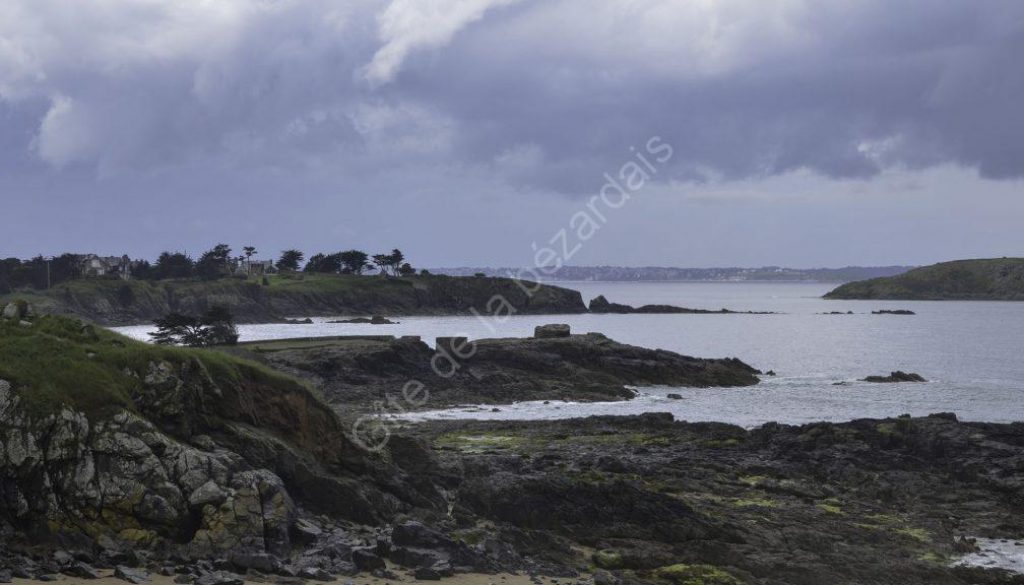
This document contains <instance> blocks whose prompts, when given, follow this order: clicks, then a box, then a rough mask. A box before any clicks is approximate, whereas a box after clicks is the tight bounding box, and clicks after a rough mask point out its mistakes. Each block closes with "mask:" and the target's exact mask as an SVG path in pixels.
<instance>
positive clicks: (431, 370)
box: [225, 325, 760, 416]
mask: <svg viewBox="0 0 1024 585" xmlns="http://www.w3.org/2000/svg"><path fill="white" fill-rule="evenodd" d="M551 328H558V329H557V333H555V334H554V335H556V336H548V335H549V334H548V333H547V331H550V330H551ZM225 351H228V352H230V353H232V354H235V355H238V356H240V357H245V358H249V359H253V360H256V361H259V362H261V363H264V364H266V365H267V366H269V367H271V368H274V369H276V370H279V371H283V372H287V373H289V374H292V375H295V376H297V377H299V378H301V379H304V380H307V381H309V382H310V383H311V384H313V385H314V386H315V387H316V388H317V389H318V390H319V391H320V392H321V393H322V395H323V397H324V398H325V399H326V400H327V401H328V402H329V403H331V404H334V405H338V406H340V407H343V412H342V415H343V416H345V415H346V414H351V413H352V412H361V411H363V410H365V409H367V408H369V407H370V406H371V405H373V404H374V403H379V402H388V401H389V400H392V401H393V400H395V399H400V394H401V393H400V390H401V389H402V388H403V386H405V385H406V384H409V383H410V382H411V381H413V382H415V383H416V386H417V388H418V389H419V390H420V391H421V394H422V396H423V399H422V401H420V402H422V404H416V403H409V402H405V403H403V405H402V406H403V409H404V410H419V409H425V408H428V407H429V408H446V407H449V406H455V405H458V404H508V403H511V402H516V401H523V400H573V401H595V400H599V401H609V400H627V399H630V398H632V397H633V396H634V394H635V392H634V391H633V390H631V389H630V388H629V386H652V385H671V386H690V387H708V386H750V385H753V384H757V383H758V377H757V376H758V374H760V372H759V371H758V370H756V369H755V368H753V367H751V366H749V365H747V364H745V363H743V362H742V361H740V360H738V359H735V358H725V359H702V358H693V357H689V356H683V355H679V354H676V353H673V352H670V351H664V350H652V349H645V348H641V347H636V346H632V345H626V344H623V343H618V342H616V341H614V340H611V339H609V338H607V337H605V336H604V335H602V334H600V333H586V334H580V335H572V334H570V331H569V327H568V326H567V325H549V326H546V327H539V328H538V334H537V336H535V337H532V338H500V339H479V340H475V341H472V342H470V341H468V340H466V339H465V338H450V337H447V338H439V339H437V340H436V341H435V347H433V348H432V347H430V346H429V345H427V344H426V343H424V342H423V341H422V340H420V338H418V337H397V338H396V337H394V336H388V335H374V336H351V337H333V338H321V339H316V338H312V339H305V340H281V341H265V342H253V343H245V344H242V345H240V346H239V347H238V348H232V349H226V350H225Z"/></svg>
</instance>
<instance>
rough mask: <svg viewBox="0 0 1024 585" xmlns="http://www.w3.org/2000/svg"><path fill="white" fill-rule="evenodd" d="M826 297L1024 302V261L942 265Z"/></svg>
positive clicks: (858, 284) (842, 288) (853, 284)
mask: <svg viewBox="0 0 1024 585" xmlns="http://www.w3.org/2000/svg"><path fill="white" fill-rule="evenodd" d="M825 298H828V299H891V300H993V301H996V300H998V301H1024V258H994V259H987V260H957V261H954V262H942V263H940V264H935V265H932V266H925V267H923V268H917V269H914V270H911V271H910V272H907V273H905V274H901V275H898V276H891V277H887V278H874V279H871V280H862V281H859V282H851V283H848V284H844V285H842V286H840V287H839V288H837V289H835V290H833V291H832V292H830V293H828V294H826V295H825Z"/></svg>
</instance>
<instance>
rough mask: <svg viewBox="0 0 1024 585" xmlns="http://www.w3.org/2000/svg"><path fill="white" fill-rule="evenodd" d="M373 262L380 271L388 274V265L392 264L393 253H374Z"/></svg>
mask: <svg viewBox="0 0 1024 585" xmlns="http://www.w3.org/2000/svg"><path fill="white" fill-rule="evenodd" d="M373 264H374V266H376V267H377V269H378V270H380V273H381V274H383V275H385V276H387V274H388V267H390V266H391V255H390V254H374V255H373Z"/></svg>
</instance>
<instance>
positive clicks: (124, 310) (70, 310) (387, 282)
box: [0, 273, 587, 326]
mask: <svg viewBox="0 0 1024 585" xmlns="http://www.w3.org/2000/svg"><path fill="white" fill-rule="evenodd" d="M24 296H25V295H10V296H8V297H7V298H0V304H3V303H4V302H10V301H12V300H14V299H16V298H22V297H24ZM496 298H499V299H501V301H500V303H498V302H496V301H495V300H494V299H496ZM28 299H29V300H30V301H31V302H32V304H33V305H34V306H35V307H36V309H37V310H38V311H40V312H42V313H49V314H57V315H68V316H75V317H78V318H82V319H87V320H89V321H92V322H94V323H97V324H99V325H104V326H120V325H138V324H150V323H152V322H153V320H154V319H158V318H160V317H163V316H165V315H166V314H168V313H171V312H177V313H184V314H189V315H199V314H202V313H204V312H205V311H207V310H208V309H209V308H210V307H212V306H214V305H220V306H224V307H227V308H228V309H229V310H230V311H231V313H232V314H233V315H234V316H235V318H236V320H238V321H239V322H242V323H273V322H285V321H286V319H287V318H288V317H306V316H310V315H318V316H329V315H339V316H360V315H380V316H394V315H469V314H472V313H471V310H472V309H476V310H477V311H478V312H480V313H483V314H487V313H488V312H493V311H496V310H497V309H496V307H498V306H499V305H500V306H501V309H502V310H503V311H507V310H509V307H510V308H511V309H510V310H512V311H514V312H515V313H516V314H572V313H583V312H586V310H587V308H586V306H585V305H584V304H583V299H582V297H581V296H580V293H579V292H578V291H574V290H569V289H565V288H561V287H556V286H550V285H544V284H538V283H532V282H522V281H516V280H512V279H510V278H489V277H450V276H410V277H400V278H399V277H381V276H355V275H328V274H304V273H300V274H280V275H273V276H270V277H268V278H267V279H266V280H265V281H263V280H257V279H244V278H241V279H239V278H222V279H219V280H213V281H202V280H194V279H191V280H166V281H143V280H130V281H122V280H116V279H115V280H106V279H85V280H75V281H71V282H67V283H64V284H61V285H59V286H56V287H54V288H53V289H52V290H50V291H39V292H36V293H33V294H32V295H29V297H28Z"/></svg>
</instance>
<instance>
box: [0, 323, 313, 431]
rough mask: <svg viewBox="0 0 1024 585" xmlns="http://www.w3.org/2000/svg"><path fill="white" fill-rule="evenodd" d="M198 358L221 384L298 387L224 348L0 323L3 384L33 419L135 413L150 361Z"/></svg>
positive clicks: (72, 327)
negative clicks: (64, 411)
mask: <svg viewBox="0 0 1024 585" xmlns="http://www.w3.org/2000/svg"><path fill="white" fill-rule="evenodd" d="M193 359H197V360H199V362H201V363H202V365H203V366H205V367H206V368H207V370H208V371H209V372H210V375H211V376H212V377H213V378H214V379H215V380H217V381H218V382H219V383H226V384H241V383H245V382H249V381H253V382H259V383H262V384H269V385H272V386H274V387H281V388H282V389H284V388H286V387H292V388H294V387H295V385H298V384H299V382H297V381H296V380H294V379H292V378H290V377H288V376H285V375H283V374H280V373H277V372H274V371H272V370H270V369H268V368H266V367H264V366H262V365H259V364H256V363H253V362H248V361H245V360H242V359H239V358H236V357H233V356H230V355H226V354H224V353H221V352H218V351H211V350H200V349H185V348H176V347H161V346H154V345H148V344H145V343H142V342H139V341H134V340H131V339H128V338H126V337H124V336H121V335H118V334H116V333H113V332H111V331H107V330H105V329H102V328H98V327H92V326H87V325H83V323H81V322H80V321H77V320H74V319H68V318H65V317H57V316H44V317H39V318H37V319H36V320H35V321H34V322H33V325H32V326H31V327H23V326H21V325H19V324H17V323H12V322H9V321H2V320H0V379H4V380H7V381H8V382H10V383H11V384H12V386H13V387H14V388H15V389H16V391H17V392H18V394H19V395H20V396H21V397H22V398H23V400H24V401H25V403H26V406H27V407H28V408H29V410H30V412H31V413H33V414H35V415H40V416H42V415H46V414H50V413H53V412H57V411H59V410H60V409H61V407H64V406H67V407H71V408H74V409H76V410H80V411H82V412H85V413H86V414H87V415H88V416H90V418H95V417H101V416H103V415H105V414H107V413H111V412H114V411H117V410H120V409H124V408H127V409H132V408H133V400H132V397H133V396H135V395H137V393H138V391H139V390H140V388H141V384H142V382H141V378H142V377H145V375H146V372H147V371H148V369H149V365H150V364H151V363H153V362H162V361H165V362H169V363H171V364H183V363H185V362H187V361H189V360H193Z"/></svg>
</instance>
